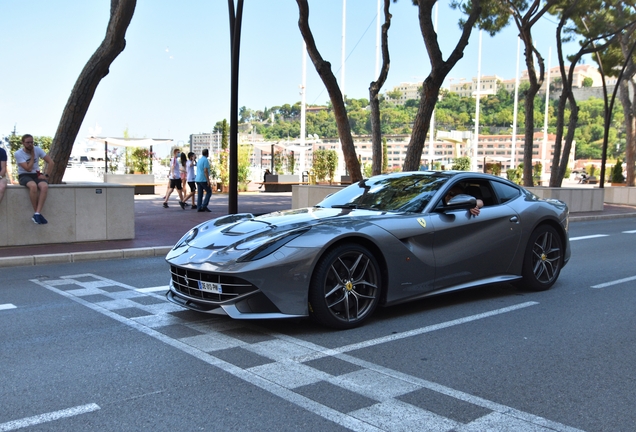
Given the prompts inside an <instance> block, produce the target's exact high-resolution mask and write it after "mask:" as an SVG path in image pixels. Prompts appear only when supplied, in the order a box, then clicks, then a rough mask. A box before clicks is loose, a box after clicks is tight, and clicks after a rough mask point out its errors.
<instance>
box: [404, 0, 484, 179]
mask: <svg viewBox="0 0 636 432" xmlns="http://www.w3.org/2000/svg"><path fill="white" fill-rule="evenodd" d="M436 1H437V0H418V2H417V4H418V8H419V14H418V16H419V21H420V32H421V33H422V37H423V38H424V44H425V45H426V51H427V52H428V57H429V60H430V62H431V72H430V74H429V75H428V77H426V79H425V80H424V83H423V86H422V97H421V99H420V106H419V108H418V110H417V114H416V116H415V123H414V124H413V132H412V134H411V141H410V142H409V145H408V147H407V149H406V156H405V157H404V165H403V166H402V169H403V170H404V171H416V170H418V169H419V168H420V161H421V159H422V149H423V148H424V141H425V140H426V134H427V133H428V128H429V126H430V124H431V116H432V115H433V111H434V110H435V104H437V98H438V97H439V89H440V88H441V86H442V84H443V83H444V79H445V78H446V75H448V73H449V72H450V71H451V69H453V67H454V66H455V64H456V63H457V62H458V61H459V60H460V59H461V58H462V57H463V56H464V49H465V48H466V46H467V45H468V40H469V38H470V33H471V32H472V29H473V26H474V25H475V23H476V22H477V18H478V17H479V14H480V13H481V2H480V1H479V0H474V1H473V2H471V5H472V9H470V14H469V15H468V18H466V21H465V23H464V25H463V28H462V35H461V36H460V38H459V41H458V42H457V45H456V46H455V49H454V50H453V52H452V53H451V55H450V56H449V57H448V60H446V61H444V59H443V58H442V51H441V50H440V47H439V43H438V40H437V33H436V32H435V26H434V25H433V19H432V13H433V6H434V5H435V3H436Z"/></svg>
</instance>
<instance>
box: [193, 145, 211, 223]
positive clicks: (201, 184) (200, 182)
mask: <svg viewBox="0 0 636 432" xmlns="http://www.w3.org/2000/svg"><path fill="white" fill-rule="evenodd" d="M201 154H202V156H201V158H200V159H199V162H197V175H196V177H195V182H196V184H197V192H198V195H197V211H199V212H209V211H210V209H209V208H208V204H209V203H210V197H211V196H212V188H211V187H210V161H208V154H209V153H208V149H203V151H202V152H201ZM203 191H205V199H204V198H203Z"/></svg>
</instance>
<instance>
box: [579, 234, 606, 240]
mask: <svg viewBox="0 0 636 432" xmlns="http://www.w3.org/2000/svg"><path fill="white" fill-rule="evenodd" d="M599 237H609V235H608V234H595V235H588V236H581V237H570V241H577V240H589V239H593V238H599Z"/></svg>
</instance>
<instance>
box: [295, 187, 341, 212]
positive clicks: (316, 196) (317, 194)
mask: <svg viewBox="0 0 636 432" xmlns="http://www.w3.org/2000/svg"><path fill="white" fill-rule="evenodd" d="M344 187H345V186H329V185H293V186H292V209H297V208H304V207H312V206H314V205H316V204H318V203H319V202H320V201H322V200H323V199H325V197H326V196H327V195H330V194H332V193H335V192H338V191H339V190H340V189H343V188H344Z"/></svg>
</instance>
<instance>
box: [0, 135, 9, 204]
mask: <svg viewBox="0 0 636 432" xmlns="http://www.w3.org/2000/svg"><path fill="white" fill-rule="evenodd" d="M7 159H8V157H7V152H6V151H4V149H3V148H2V147H0V202H2V198H4V190H5V189H6V188H7V183H8V182H9V179H8V177H7Z"/></svg>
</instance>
